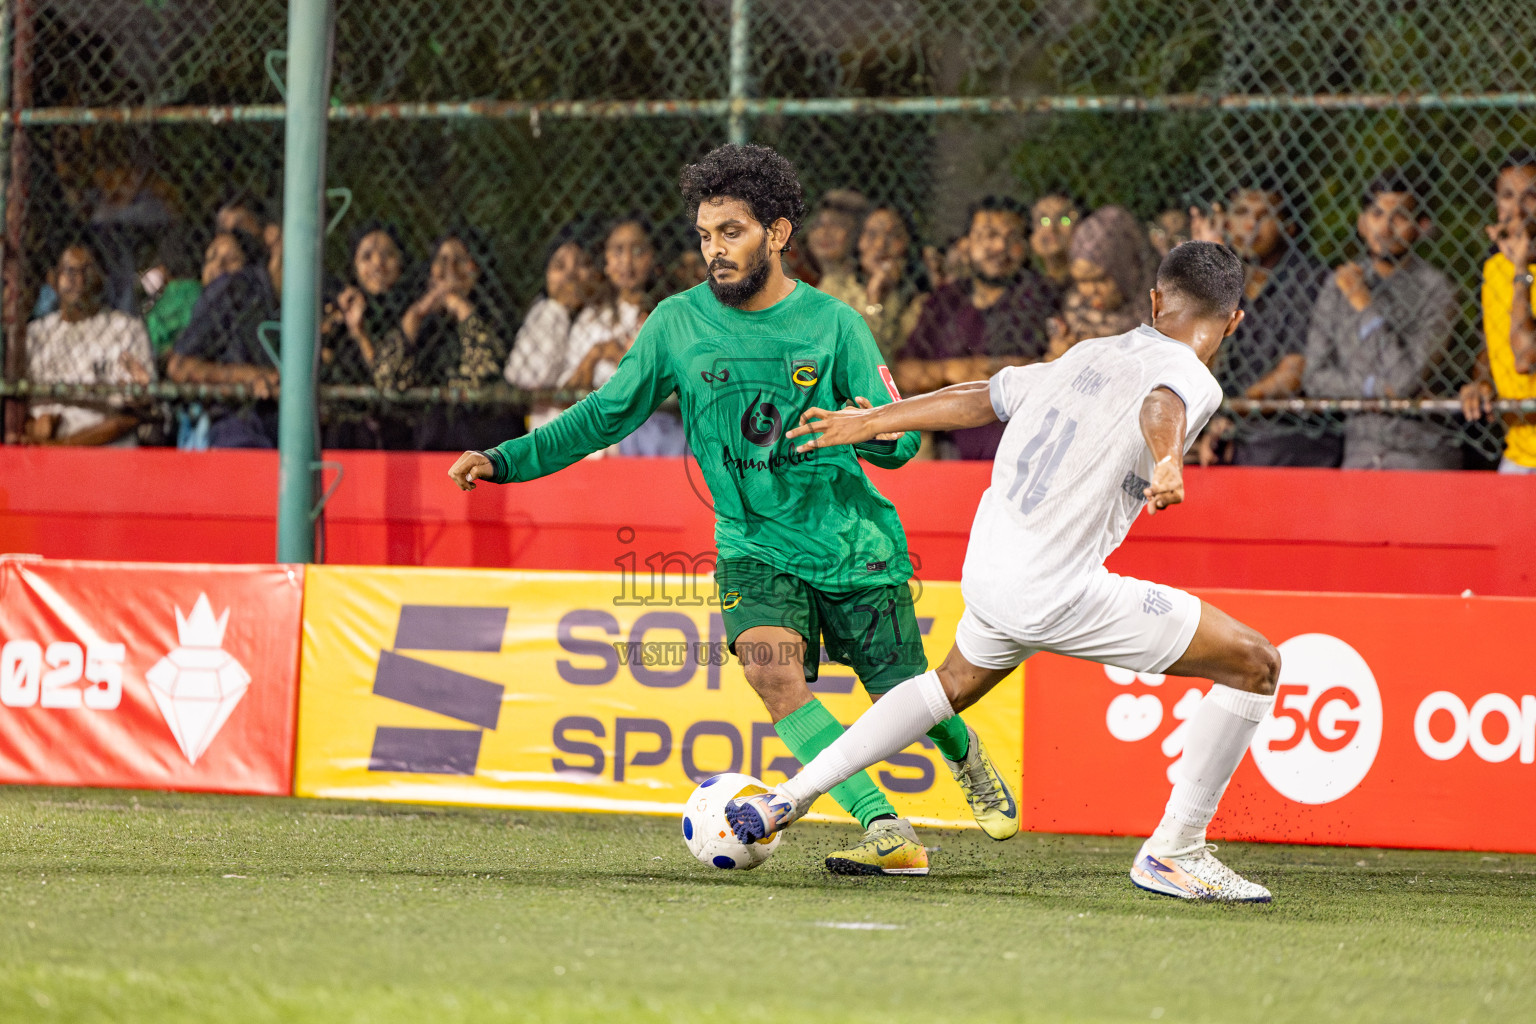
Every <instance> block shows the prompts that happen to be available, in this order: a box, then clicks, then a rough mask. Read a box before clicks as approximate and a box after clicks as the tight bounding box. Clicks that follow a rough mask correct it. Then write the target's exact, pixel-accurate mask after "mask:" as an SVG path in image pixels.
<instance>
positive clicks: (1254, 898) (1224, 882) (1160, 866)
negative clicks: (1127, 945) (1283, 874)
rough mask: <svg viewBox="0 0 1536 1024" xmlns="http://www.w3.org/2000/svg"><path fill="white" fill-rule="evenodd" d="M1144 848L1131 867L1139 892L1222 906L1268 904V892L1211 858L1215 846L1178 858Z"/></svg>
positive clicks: (1194, 850)
mask: <svg viewBox="0 0 1536 1024" xmlns="http://www.w3.org/2000/svg"><path fill="white" fill-rule="evenodd" d="M1149 843H1151V840H1150V839H1149V840H1147V842H1145V843H1142V844H1141V849H1140V850H1138V851H1136V860H1135V861H1134V862H1132V864H1131V882H1132V883H1134V884H1135V885H1136V887H1137V888H1139V889H1145V890H1147V891H1148V892H1155V893H1161V894H1162V895H1164V896H1175V897H1177V898H1179V899H1181V900H1208V901H1215V902H1221V903H1268V902H1269V900H1270V896H1269V890H1268V889H1266V888H1264V887H1263V886H1262V885H1259V884H1257V883H1256V882H1250V881H1248V880H1247V879H1246V878H1244V877H1243V876H1242V875H1239V874H1238V873H1237V872H1236V871H1233V870H1232V869H1231V868H1229V867H1227V866H1226V865H1225V864H1223V863H1222V862H1221V861H1219V860H1217V859H1216V858H1215V857H1213V856H1211V853H1212V851H1213V850H1215V849H1216V846H1215V844H1214V843H1203V844H1201V845H1200V846H1197V847H1195V848H1194V849H1192V850H1189V851H1186V852H1185V853H1181V854H1178V855H1176V856H1169V857H1156V856H1153V855H1152V854H1150V853H1148V852H1147V846H1148V844H1149Z"/></svg>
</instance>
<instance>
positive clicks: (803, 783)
mask: <svg viewBox="0 0 1536 1024" xmlns="http://www.w3.org/2000/svg"><path fill="white" fill-rule="evenodd" d="M954 713H955V709H954V708H952V707H950V705H949V697H948V696H946V695H945V693H944V684H943V683H941V682H939V674H938V673H937V672H934V671H928V672H924V673H923V674H922V675H920V676H916V677H914V678H912V679H908V680H907V681H906V682H904V683H902V684H900V685H899V686H896V687H895V688H893V689H892V690H891V691H890V692H889V693H887V694H886V695H885V696H884V697H881V698H880V699H879V700H878V701H876V702H875V706H874V707H872V708H870V709H869V710H868V711H866V712H864V713H863V714H862V715H860V716H859V720H858V721H856V722H854V723H853V724H852V725H850V726H849V727H848V729H847V731H845V732H844V733H843V734H842V735H841V736H839V737H838V738H837V739H836V740H835V741H834V742H833V743H832V745H831V746H829V747H827V749H825V750H823V751H822V752H821V753H819V754H817V755H816V756H815V757H814V758H812V759H811V763H810V764H808V765H806V766H805V767H804V768H802V769H801V770H800V773H799V774H798V775H796V776H795V777H794V778H792V779H790V780H789V781H788V782H786V783H784V784H783V785H781V786H779V787H778V790H779V792H780V793H783V794H784V795H785V796H787V797H789V798H790V799H791V800H793V801H794V802H795V803H796V805H798V806H800V807H809V806H810V804H811V802H812V801H813V800H815V799H816V798H817V797H819V796H821V795H822V794H823V793H825V792H827V791H828V790H830V789H831V788H832V787H833V786H835V785H837V784H838V783H840V782H846V781H847V780H848V779H850V778H852V777H853V776H854V775H856V774H858V773H859V772H861V771H863V770H864V769H865V768H868V767H869V766H870V765H872V764H875V763H877V762H879V761H884V760H885V759H886V758H888V757H890V756H891V755H892V754H898V753H900V752H901V751H903V750H905V749H906V748H907V747H909V746H911V745H912V744H913V743H916V742H917V741H918V740H920V739H921V738H922V737H923V735H924V734H925V733H927V732H928V730H929V729H932V728H933V727H934V726H936V725H938V724H939V723H940V722H942V721H944V720H945V719H946V718H949V717H950V716H951V715H953V714H954Z"/></svg>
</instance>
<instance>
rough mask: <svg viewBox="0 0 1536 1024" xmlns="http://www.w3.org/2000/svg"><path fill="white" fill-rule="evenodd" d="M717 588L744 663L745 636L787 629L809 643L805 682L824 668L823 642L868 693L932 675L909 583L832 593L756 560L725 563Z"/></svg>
mask: <svg viewBox="0 0 1536 1024" xmlns="http://www.w3.org/2000/svg"><path fill="white" fill-rule="evenodd" d="M715 586H716V588H717V593H718V595H719V598H720V613H721V615H722V616H723V617H724V619H725V637H726V640H727V642H728V644H729V646H730V650H731V653H732V654H737V656H738V657H740V655H739V654H738V653H737V651H736V638H737V637H739V636H740V635H741V634H742V633H744V632H745V631H746V630H749V629H751V628H752V627H753V626H782V627H783V628H785V629H790V630H793V631H794V632H796V633H798V634H800V636H801V637H803V638H804V639H805V641H806V644H805V679H806V682H814V681H815V680H816V676H817V674H818V673H819V671H820V669H821V646H822V643H825V644H826V648H827V656H828V657H829V658H831V659H832V660H833V661H835V662H838V663H839V664H843V665H847V666H848V667H850V668H852V669H853V671H854V672H855V673H857V675H858V677H859V681H860V682H861V683H863V684H864V689H865V690H867V691H869V692H870V693H874V694H881V693H884V692H886V691H887V690H889V689H891V688H892V687H893V686H895V685H896V684H898V683H900V682H903V681H904V680H907V679H911V678H912V677H913V676H918V675H922V674H923V673H924V672H926V671H928V657H927V655H926V654H925V653H924V652H923V637H922V634H921V632H920V631H919V630H918V626H917V615H916V614H915V613H914V611H913V608H912V590H911V588H910V587H908V586H907V585H906V584H904V583H903V584H900V585H887V586H880V587H868V588H865V589H861V590H850V591H848V592H846V593H840V594H832V593H828V592H826V591H824V590H818V589H816V588H815V587H813V586H811V585H810V584H809V583H807V582H805V580H803V579H801V578H800V577H798V576H792V575H790V574H789V573H785V572H780V571H779V570H778V569H775V568H774V567H773V566H771V565H768V564H767V563H765V562H759V561H757V560H756V559H752V558H722V559H720V561H719V564H717V565H716V566H715Z"/></svg>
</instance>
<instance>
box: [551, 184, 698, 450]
mask: <svg viewBox="0 0 1536 1024" xmlns="http://www.w3.org/2000/svg"><path fill="white" fill-rule="evenodd" d="M602 260H603V265H602V278H601V280H600V281H599V283H598V289H597V294H596V295H595V297H594V298H593V299H592V301H591V302H590V303H589V304H588V305H587V307H586V308H585V309H583V310H582V311H581V314H580V315H579V316H577V317H576V323H575V324H574V325H573V326H572V327H571V344H570V350H569V358H570V360H571V361H574V365H571V362H570V361H568V362H567V373H566V377H565V381H564V382H563V386H564V387H568V388H574V389H576V390H578V391H585V390H587V389H589V388H599V387H602V386H603V384H604V383H606V382H607V380H608V378H609V377H611V376H613V371H614V370H615V369H617V368H618V364H619V360H620V359H622V358H624V353H626V352H628V351H629V347H630V345H632V344H634V341H635V335H636V333H638V332H639V330H640V325H641V324H643V323H645V318H646V317H647V316H648V315H650V312H651V310H652V309H654V308H655V306H656V302H657V300H658V295H657V291H658V288H657V279H658V277H659V276H660V275H659V270H660V267H659V265H658V263H657V260H656V246H655V243H654V241H653V240H652V230H651V224H650V221H648V220H647V219H646V218H645V217H644V216H643V215H641V214H639V213H631V214H627V215H625V216H623V217H620V218H618V219H617V220H615V221H614V222H613V223H612V224H611V225H610V226H609V228H608V232H607V234H606V235H605V236H604V238H603V248H602ZM610 451H611V449H610ZM687 451H688V441H687V438H685V437H684V435H683V421H682V419H681V418H679V416H678V415H677V413H675V412H670V411H668V410H665V409H657V410H656V411H655V412H653V413H651V415H650V417H649V418H648V419H646V421H645V422H644V423H642V424H640V427H639V429H637V430H636V431H635V432H634V433H632V434H630V435H629V436H628V437H626V438H624V439H623V440H622V441H620V442H619V444H618V454H620V455H683V454H685V453H686V452H687Z"/></svg>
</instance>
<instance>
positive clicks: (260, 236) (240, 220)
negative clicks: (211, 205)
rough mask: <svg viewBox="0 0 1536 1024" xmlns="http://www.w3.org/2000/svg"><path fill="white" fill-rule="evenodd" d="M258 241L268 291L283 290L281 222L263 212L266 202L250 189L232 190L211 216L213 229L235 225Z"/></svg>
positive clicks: (231, 228)
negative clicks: (264, 253) (270, 288)
mask: <svg viewBox="0 0 1536 1024" xmlns="http://www.w3.org/2000/svg"><path fill="white" fill-rule="evenodd" d="M237 228H238V229H239V230H241V231H244V232H245V233H246V234H248V235H250V236H251V237H253V238H255V239H257V240H258V241H260V242H261V244H262V247H263V248H264V249H265V250H266V267H267V280H268V281H270V282H271V284H272V293H273V294H274V295H281V294H282V293H283V226H282V224H280V223H278V222H277V221H275V220H272V219H270V218H269V217H268V215H267V204H266V203H265V202H263V201H262V200H261V199H258V198H257V197H256V196H255V195H253V194H251V193H250V192H245V191H240V192H235V193H233V194H232V195H230V196H229V198H227V199H225V200H224V202H223V203H221V204H220V205H219V209H218V211H217V212H216V213H215V214H214V216H213V230H214V232H215V233H227V232H230V231H234V230H235V229H237Z"/></svg>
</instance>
